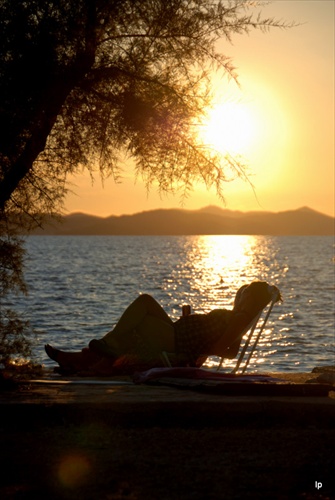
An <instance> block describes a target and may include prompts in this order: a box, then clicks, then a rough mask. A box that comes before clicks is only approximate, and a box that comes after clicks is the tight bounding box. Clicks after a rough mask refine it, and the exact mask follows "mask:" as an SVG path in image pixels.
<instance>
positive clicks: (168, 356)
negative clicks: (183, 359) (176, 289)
mask: <svg viewBox="0 0 335 500" xmlns="http://www.w3.org/2000/svg"><path fill="white" fill-rule="evenodd" d="M280 298H281V297H280V293H279V291H278V289H277V288H275V287H273V293H272V296H271V298H270V300H269V302H268V304H266V305H265V307H263V308H262V309H261V310H259V311H258V312H257V314H256V315H255V316H254V318H253V319H252V321H251V322H250V323H249V324H248V325H247V326H246V327H244V328H243V329H242V330H241V332H237V336H236V340H235V342H236V341H241V340H242V337H243V336H244V335H246V334H247V333H248V336H247V337H246V340H245V343H244V345H243V348H242V350H241V353H240V355H239V357H238V359H237V362H236V365H235V366H234V368H233V369H232V371H231V373H237V372H238V371H240V372H241V373H244V372H245V371H246V369H247V367H248V365H249V362H250V360H251V358H252V355H253V353H254V352H255V350H256V347H257V344H258V341H259V339H260V337H261V335H262V333H263V331H264V328H265V325H266V323H267V320H268V318H269V316H270V313H271V311H272V308H273V306H274V304H275V302H277V301H278V300H280ZM184 307H185V306H184ZM186 310H187V314H189V311H190V308H189V307H187V308H186ZM263 312H264V315H263V314H262V313H263ZM232 320H233V317H232V319H231V320H230V321H232ZM228 326H229V324H228ZM236 355H237V352H236V354H235V356H236ZM209 356H217V357H219V358H220V362H219V365H218V367H217V370H220V369H221V367H222V363H223V360H224V359H225V358H226V357H227V356H223V355H222V353H220V352H217V351H215V350H214V351H213V352H208V353H204V354H203V355H201V356H200V358H203V361H205V359H207V358H208V357H209ZM175 358H176V354H175V353H169V352H166V351H163V352H162V355H161V359H162V361H163V363H164V365H165V366H166V367H172V366H176V365H175V362H174V360H175ZM244 358H246V360H245V361H244V365H243V366H242V367H241V364H242V362H243V359H244ZM230 359H231V358H230Z"/></svg>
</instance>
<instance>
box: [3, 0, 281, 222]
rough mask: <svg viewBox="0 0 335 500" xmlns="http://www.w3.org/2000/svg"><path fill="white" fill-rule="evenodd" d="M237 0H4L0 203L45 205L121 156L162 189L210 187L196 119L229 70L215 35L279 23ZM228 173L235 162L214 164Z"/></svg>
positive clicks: (217, 173) (115, 168) (217, 176)
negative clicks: (213, 84)
mask: <svg viewBox="0 0 335 500" xmlns="http://www.w3.org/2000/svg"><path fill="white" fill-rule="evenodd" d="M248 7H249V2H246V1H245V0H235V1H234V0H233V1H219V0H212V1H208V0H169V2H166V1H165V0H78V1H76V2H68V1H67V0H53V1H49V2H45V0H27V1H22V0H3V1H2V2H1V5H0V27H1V29H0V46H1V50H2V57H1V62H0V92H1V96H2V103H1V110H0V129H1V137H0V209H2V210H4V209H6V208H7V210H8V209H15V210H16V211H18V210H24V211H25V212H28V213H31V212H32V211H33V212H34V213H35V214H36V212H37V210H38V209H41V211H45V210H47V211H50V210H54V208H55V206H56V205H57V203H58V202H60V201H61V200H62V197H63V195H64V193H65V190H66V176H67V174H69V173H75V172H78V171H81V170H82V168H87V169H89V170H90V169H92V167H93V166H94V165H99V167H100V170H101V173H102V174H103V175H109V174H113V175H117V174H118V172H119V158H120V154H121V155H122V154H126V155H129V156H131V157H133V158H134V159H135V162H136V167H137V169H138V172H139V173H140V174H141V175H143V176H144V177H145V178H146V181H147V183H148V185H150V184H151V183H152V182H153V181H154V180H158V182H159V186H160V189H162V190H164V191H166V190H169V189H171V188H173V186H175V185H178V184H180V183H181V184H182V185H183V186H184V187H185V188H186V189H188V188H190V186H191V184H192V181H194V180H195V179H199V178H200V179H203V180H204V181H205V182H206V183H207V184H213V183H215V184H216V186H217V189H218V191H219V193H221V190H222V182H223V181H224V180H225V171H224V168H223V166H224V165H223V164H222V160H221V161H220V160H219V158H218V157H213V155H212V154H211V153H210V152H209V151H206V150H205V149H204V147H203V145H202V144H201V143H200V141H199V139H198V137H197V127H196V126H195V124H196V122H197V121H198V120H199V116H200V115H201V114H202V112H203V110H204V108H205V107H206V106H207V105H208V104H209V102H210V92H209V83H210V74H211V70H212V69H215V68H216V69H222V70H223V71H224V72H226V73H228V74H229V75H230V76H232V77H235V76H236V75H235V73H234V68H233V66H232V63H231V61H230V59H229V58H227V57H225V56H223V55H220V54H218V53H217V52H216V50H215V43H216V41H217V40H218V39H219V38H220V37H225V38H226V39H227V40H228V41H229V40H231V37H232V36H233V35H234V34H240V33H246V32H248V31H249V30H250V29H252V28H260V29H263V30H264V29H268V28H269V27H270V26H283V24H282V23H277V22H276V21H273V20H271V19H261V18H260V17H257V18H256V19H253V17H252V16H251V15H249V14H247V13H246V9H247V8H248ZM227 162H228V166H229V167H233V168H235V169H236V170H237V171H238V172H239V165H238V163H234V161H232V160H231V159H230V160H229V159H227V158H226V159H225V164H226V166H227Z"/></svg>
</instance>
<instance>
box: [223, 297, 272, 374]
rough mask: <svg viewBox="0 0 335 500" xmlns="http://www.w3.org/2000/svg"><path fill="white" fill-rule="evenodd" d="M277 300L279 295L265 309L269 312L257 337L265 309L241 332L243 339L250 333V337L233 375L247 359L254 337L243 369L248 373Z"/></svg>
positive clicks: (242, 371)
mask: <svg viewBox="0 0 335 500" xmlns="http://www.w3.org/2000/svg"><path fill="white" fill-rule="evenodd" d="M277 300H278V296H277V294H276V295H274V296H273V297H272V299H271V301H270V302H269V304H268V305H267V306H265V308H264V309H266V307H268V310H267V312H266V315H265V317H264V319H263V322H262V324H261V325H260V326H259V328H258V331H257V333H256V336H255V337H254V334H255V331H256V328H257V325H258V322H259V320H260V317H261V316H262V312H263V311H264V309H263V310H261V311H260V312H259V313H258V314H257V315H256V316H255V317H254V318H253V320H252V321H251V322H250V323H249V325H247V326H246V327H245V328H244V330H243V331H242V332H241V337H243V336H244V335H245V334H246V333H247V332H249V334H248V336H247V338H246V341H245V343H244V346H243V348H242V351H241V353H240V355H239V357H238V359H237V362H236V365H235V367H234V368H233V369H232V372H231V373H237V371H238V370H240V366H241V363H242V361H243V358H244V357H245V355H246V352H247V350H248V347H249V345H250V343H251V339H252V338H253V337H254V340H253V344H252V346H251V349H250V352H249V354H248V357H247V359H246V361H245V363H244V366H243V367H242V368H241V373H244V372H245V371H246V369H247V367H248V365H249V362H250V360H251V358H252V355H253V353H254V352H255V349H256V347H257V344H258V341H259V339H260V337H261V335H262V333H263V330H264V328H265V325H266V323H267V320H268V318H269V316H270V313H271V311H272V308H273V306H274V304H275V302H276V301H277ZM223 360H224V358H223V357H221V360H220V363H219V366H218V368H217V370H220V368H221V366H222V363H223Z"/></svg>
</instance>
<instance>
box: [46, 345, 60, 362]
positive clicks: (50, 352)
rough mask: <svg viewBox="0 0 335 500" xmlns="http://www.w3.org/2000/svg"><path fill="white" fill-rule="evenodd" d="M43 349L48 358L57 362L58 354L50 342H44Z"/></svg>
mask: <svg viewBox="0 0 335 500" xmlns="http://www.w3.org/2000/svg"><path fill="white" fill-rule="evenodd" d="M44 349H45V352H46V353H47V355H48V356H49V358H50V359H52V360H53V361H56V362H57V363H58V354H59V351H58V349H55V348H54V347H52V346H51V345H50V344H46V345H45V346H44Z"/></svg>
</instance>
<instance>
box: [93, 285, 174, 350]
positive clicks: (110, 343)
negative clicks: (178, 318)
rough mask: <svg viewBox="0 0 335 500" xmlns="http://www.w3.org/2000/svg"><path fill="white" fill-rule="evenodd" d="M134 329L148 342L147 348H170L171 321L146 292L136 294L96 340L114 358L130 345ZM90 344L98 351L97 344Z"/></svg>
mask: <svg viewBox="0 0 335 500" xmlns="http://www.w3.org/2000/svg"><path fill="white" fill-rule="evenodd" d="M134 332H136V333H137V334H139V335H140V336H141V339H142V340H143V341H145V342H148V346H149V347H150V348H151V347H152V348H155V346H157V349H160V348H161V347H163V350H164V347H166V350H170V349H172V348H173V347H174V329H173V321H172V320H171V319H170V318H169V316H168V315H167V314H166V312H165V311H164V309H163V308H162V307H161V306H160V304H159V303H158V302H157V301H156V300H155V299H154V298H153V297H151V296H150V295H147V294H143V295H140V296H139V297H138V298H137V299H136V300H134V302H132V304H130V306H128V307H127V309H126V310H125V312H124V313H123V314H122V316H121V318H120V319H119V321H118V323H117V324H116V325H115V327H114V329H113V330H111V331H110V332H108V333H107V334H106V335H105V336H104V337H103V338H102V339H101V341H97V342H100V347H101V346H102V351H103V348H104V345H105V346H106V347H107V349H108V350H109V351H110V353H115V355H116V357H117V356H120V355H122V354H126V353H127V352H129V351H130V350H131V349H132V347H133V342H134ZM97 342H94V345H93V344H92V343H90V347H92V348H93V349H95V348H96V347H97V348H98V349H97V350H99V344H98V343H97Z"/></svg>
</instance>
